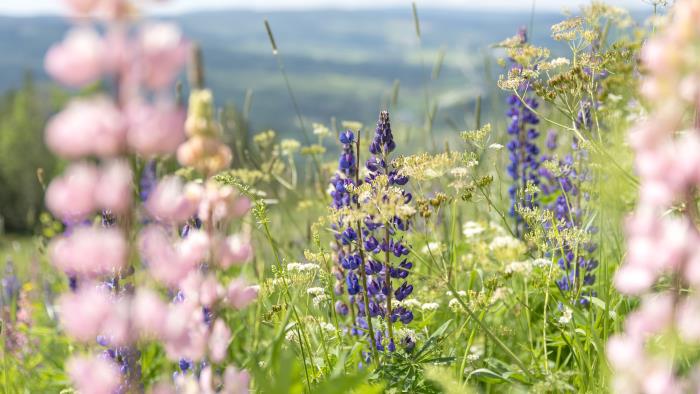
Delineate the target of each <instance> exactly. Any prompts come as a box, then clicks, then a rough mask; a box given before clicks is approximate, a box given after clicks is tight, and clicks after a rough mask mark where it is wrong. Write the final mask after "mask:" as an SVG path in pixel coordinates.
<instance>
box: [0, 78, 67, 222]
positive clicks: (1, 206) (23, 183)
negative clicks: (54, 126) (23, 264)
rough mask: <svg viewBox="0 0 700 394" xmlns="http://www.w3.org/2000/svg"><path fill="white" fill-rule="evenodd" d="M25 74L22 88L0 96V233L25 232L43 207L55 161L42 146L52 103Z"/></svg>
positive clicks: (35, 220)
mask: <svg viewBox="0 0 700 394" xmlns="http://www.w3.org/2000/svg"><path fill="white" fill-rule="evenodd" d="M45 94H46V93H45V92H42V91H41V90H40V89H39V88H38V87H37V86H36V85H35V84H34V81H33V78H32V76H31V74H26V76H25V79H24V82H23V84H22V87H21V88H20V89H18V90H15V91H10V92H7V93H5V95H4V96H2V97H0V185H2V187H0V234H1V233H2V231H3V224H4V229H5V231H19V232H27V231H30V230H32V229H33V228H34V226H35V225H36V224H37V218H38V216H39V213H40V212H41V211H42V207H43V185H42V183H44V184H45V183H46V182H48V180H49V179H50V178H51V177H52V176H53V175H54V172H55V169H56V160H55V159H54V157H53V156H52V155H51V154H49V152H48V150H47V149H46V146H45V145H44V138H43V136H44V124H45V121H46V119H47V118H48V114H49V113H50V112H51V111H52V108H53V105H54V104H55V103H52V102H46V101H45V100H44V98H45Z"/></svg>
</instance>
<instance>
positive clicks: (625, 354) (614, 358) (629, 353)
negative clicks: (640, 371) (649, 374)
mask: <svg viewBox="0 0 700 394" xmlns="http://www.w3.org/2000/svg"><path fill="white" fill-rule="evenodd" d="M605 353H606V354H607V356H608V360H609V361H610V364H611V365H612V367H613V368H616V369H627V368H630V366H632V365H634V364H635V363H636V362H638V361H639V360H641V359H642V358H643V354H644V343H643V342H642V341H640V340H638V339H636V338H631V337H628V336H625V335H615V336H612V337H610V339H609V340H608V344H607V347H606V349H605Z"/></svg>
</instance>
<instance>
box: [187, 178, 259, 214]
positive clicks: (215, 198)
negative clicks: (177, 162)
mask: <svg viewBox="0 0 700 394" xmlns="http://www.w3.org/2000/svg"><path fill="white" fill-rule="evenodd" d="M249 209H250V200H248V199H247V198H245V197H241V196H240V194H239V193H238V192H237V191H236V190H235V189H234V188H233V187H231V186H221V185H218V184H216V183H214V182H209V183H207V184H206V186H205V187H204V196H203V198H202V202H201V203H200V204H199V212H198V216H199V217H200V218H201V219H202V221H204V222H208V221H209V220H212V221H213V222H214V223H219V222H225V221H227V220H230V219H236V218H239V217H241V216H243V215H245V214H246V213H247V212H248V210H249Z"/></svg>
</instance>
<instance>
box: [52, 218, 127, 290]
mask: <svg viewBox="0 0 700 394" xmlns="http://www.w3.org/2000/svg"><path fill="white" fill-rule="evenodd" d="M127 253H128V247H127V242H126V240H125V239H124V236H123V235H122V233H121V232H120V231H119V230H118V229H115V228H92V227H81V228H77V229H76V230H74V231H73V233H72V234H71V235H70V236H61V237H58V238H55V239H54V240H53V241H51V244H50V245H49V257H50V258H51V261H52V262H53V264H54V265H55V266H56V267H57V268H59V269H61V270H63V271H64V272H67V273H70V274H73V275H79V276H83V277H88V278H93V277H97V276H101V275H107V274H114V273H115V272H116V271H118V270H119V269H121V268H122V267H123V266H124V265H125V264H126V260H127Z"/></svg>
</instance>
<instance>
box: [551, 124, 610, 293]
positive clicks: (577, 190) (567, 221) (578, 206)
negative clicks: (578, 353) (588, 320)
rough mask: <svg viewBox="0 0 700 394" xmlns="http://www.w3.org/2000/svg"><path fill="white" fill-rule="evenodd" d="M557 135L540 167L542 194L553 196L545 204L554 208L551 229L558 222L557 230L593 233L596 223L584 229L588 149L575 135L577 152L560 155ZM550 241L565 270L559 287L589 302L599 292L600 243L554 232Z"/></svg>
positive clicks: (574, 149)
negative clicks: (596, 284)
mask: <svg viewBox="0 0 700 394" xmlns="http://www.w3.org/2000/svg"><path fill="white" fill-rule="evenodd" d="M557 138H558V136H557V133H556V132H555V131H553V130H550V131H549V132H548V134H547V138H546V146H547V149H548V150H549V151H550V154H548V155H543V156H542V158H541V160H542V163H543V165H541V166H540V168H539V171H538V172H539V174H540V176H541V184H540V190H542V194H543V195H544V196H548V197H549V199H553V200H552V201H551V202H550V203H549V204H546V205H545V206H544V208H545V209H547V210H549V211H551V212H552V218H553V221H552V222H551V223H547V226H548V227H549V228H548V229H551V227H553V226H556V227H557V231H556V232H555V233H558V234H563V233H564V232H565V231H567V230H585V231H586V232H587V233H593V232H595V228H593V227H591V228H588V229H583V226H584V222H585V214H586V210H585V206H584V204H585V203H586V202H587V201H588V200H589V196H588V195H587V193H585V192H583V191H582V190H581V189H582V184H583V183H584V182H587V181H589V179H588V171H587V170H586V169H585V163H586V161H587V155H586V152H585V151H584V150H582V149H581V148H580V147H579V144H578V143H577V140H576V138H575V137H574V142H573V144H572V149H573V152H574V153H573V154H571V153H569V154H566V155H565V156H564V159H561V160H560V159H556V156H555V155H554V151H555V150H556V149H557V145H558V144H557ZM550 166H551V167H550ZM547 241H548V242H549V244H550V247H551V249H552V250H551V251H550V253H551V254H553V255H554V256H555V257H556V260H557V263H558V265H559V268H560V269H561V270H562V271H563V274H562V276H561V278H559V279H558V280H557V281H556V284H557V287H558V288H559V290H561V292H562V293H564V294H565V295H567V297H568V298H569V300H570V301H571V302H572V303H577V304H579V305H582V306H588V305H589V303H590V301H589V298H588V297H591V296H595V295H596V293H595V291H593V290H591V289H590V287H591V286H592V285H593V284H594V282H595V274H594V270H595V269H596V268H597V267H598V261H597V260H596V259H595V258H594V257H593V252H594V251H595V250H596V248H597V245H596V244H595V243H594V242H591V241H587V242H578V241H576V242H571V241H570V240H568V239H566V237H563V236H554V237H552V238H551V239H548V240H547Z"/></svg>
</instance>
